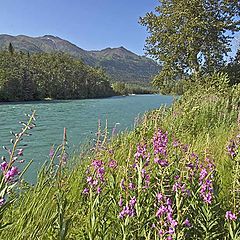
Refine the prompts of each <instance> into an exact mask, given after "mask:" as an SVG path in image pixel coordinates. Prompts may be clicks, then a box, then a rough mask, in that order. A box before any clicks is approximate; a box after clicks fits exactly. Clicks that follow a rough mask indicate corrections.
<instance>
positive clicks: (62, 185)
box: [0, 77, 240, 240]
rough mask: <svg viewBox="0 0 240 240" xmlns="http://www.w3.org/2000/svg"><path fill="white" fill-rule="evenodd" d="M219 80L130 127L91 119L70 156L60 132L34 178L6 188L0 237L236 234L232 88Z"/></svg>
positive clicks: (235, 102) (238, 199)
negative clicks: (86, 142)
mask: <svg viewBox="0 0 240 240" xmlns="http://www.w3.org/2000/svg"><path fill="white" fill-rule="evenodd" d="M219 78H220V77H219ZM222 80H224V79H219V81H218V82H215V83H214V84H211V86H207V87H206V88H205V87H203V86H202V87H200V86H198V87H197V88H195V89H192V90H191V91H189V92H188V93H186V94H185V95H184V96H182V97H181V99H179V100H178V101H176V102H175V103H174V104H173V106H172V107H170V108H164V107H163V108H160V109H158V110H155V111H153V112H150V113H148V114H146V115H145V116H144V118H143V120H142V123H141V124H140V125H139V126H138V127H136V128H135V130H134V131H132V132H130V133H122V134H120V135H118V136H116V137H114V138H111V139H108V135H107V131H106V130H105V129H102V130H101V131H100V129H99V132H98V134H97V136H98V138H97V141H96V144H95V146H94V148H93V149H91V150H89V151H87V152H86V153H85V154H82V155H81V156H75V157H74V158H73V159H69V160H68V164H65V160H66V159H65V157H66V156H65V143H64V141H63V145H62V146H60V148H59V154H56V156H57V155H60V157H59V158H57V157H56V156H54V151H52V152H51V153H50V160H49V162H48V163H46V165H45V166H44V167H43V169H42V171H41V173H40V174H39V178H38V181H37V184H36V185H35V186H34V187H31V186H28V185H27V184H25V183H24V182H23V181H18V183H17V184H18V185H17V186H18V189H20V191H17V193H16V192H15V194H9V201H10V200H11V198H12V199H13V200H14V201H13V203H12V204H10V205H9V206H8V205H7V204H8V203H7V202H6V203H5V205H4V204H3V205H2V207H1V209H3V210H2V217H1V226H2V227H3V225H4V224H9V225H7V226H6V227H3V228H2V230H1V232H0V239H11V240H12V239H16V240H21V239H24V240H25V239H169V240H170V239H201V240H202V239H239V238H240V232H239V224H240V223H239V210H240V209H239V207H240V206H239V205H240V196H239V191H240V182H239V174H240V173H239V169H240V166H239V161H240V160H239V158H240V156H239V154H238V146H239V142H240V141H239V118H238V107H239V92H240V91H239V87H234V88H230V87H228V85H227V84H220V83H221V82H224V81H222ZM58 159H59V160H60V162H56V161H58ZM14 188H16V186H14ZM11 191H12V190H10V191H9V192H11ZM16 194H17V195H16ZM4 207H6V209H4Z"/></svg>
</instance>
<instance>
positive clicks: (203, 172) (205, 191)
mask: <svg viewBox="0 0 240 240" xmlns="http://www.w3.org/2000/svg"><path fill="white" fill-rule="evenodd" d="M214 169H215V166H214V164H213V163H212V162H211V160H210V159H209V158H206V159H205V166H203V164H201V165H200V166H199V172H200V173H199V179H198V182H199V186H200V197H201V198H202V199H203V201H204V202H205V203H206V204H211V203H212V200H213V181H212V179H213V176H214Z"/></svg>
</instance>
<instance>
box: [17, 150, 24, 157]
mask: <svg viewBox="0 0 240 240" xmlns="http://www.w3.org/2000/svg"><path fill="white" fill-rule="evenodd" d="M17 155H18V156H21V157H22V156H23V149H22V148H20V149H18V153H17Z"/></svg>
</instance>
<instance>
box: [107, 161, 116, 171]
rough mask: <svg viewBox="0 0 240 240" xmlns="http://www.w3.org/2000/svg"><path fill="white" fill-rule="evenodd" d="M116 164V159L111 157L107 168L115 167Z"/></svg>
mask: <svg viewBox="0 0 240 240" xmlns="http://www.w3.org/2000/svg"><path fill="white" fill-rule="evenodd" d="M117 166H118V164H117V161H116V160H113V159H111V160H110V161H109V163H108V167H109V168H113V169H115V168H116V167H117Z"/></svg>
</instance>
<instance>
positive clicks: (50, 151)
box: [49, 147, 54, 158]
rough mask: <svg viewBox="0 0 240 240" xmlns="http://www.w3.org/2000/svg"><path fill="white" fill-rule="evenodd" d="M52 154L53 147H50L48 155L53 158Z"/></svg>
mask: <svg viewBox="0 0 240 240" xmlns="http://www.w3.org/2000/svg"><path fill="white" fill-rule="evenodd" d="M53 156H54V148H53V147H51V148H50V150H49V157H50V158H53Z"/></svg>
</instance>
